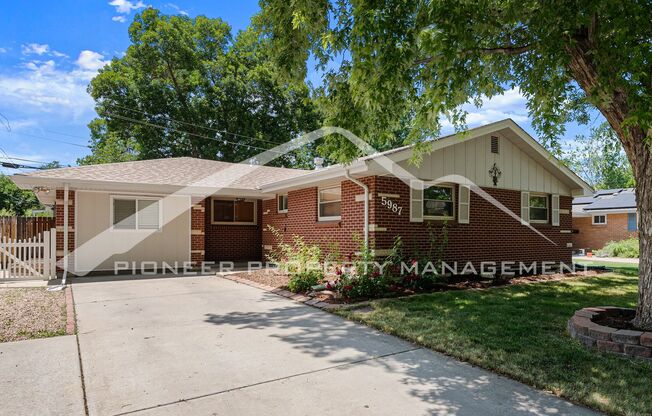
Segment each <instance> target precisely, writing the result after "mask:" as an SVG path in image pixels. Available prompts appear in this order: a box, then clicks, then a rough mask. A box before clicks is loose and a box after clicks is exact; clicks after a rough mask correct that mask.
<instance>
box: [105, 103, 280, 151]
mask: <svg viewBox="0 0 652 416" xmlns="http://www.w3.org/2000/svg"><path fill="white" fill-rule="evenodd" d="M104 113H105V114H107V115H109V116H111V117H115V118H119V119H122V120H125V121H130V122H133V123H137V124H142V125H145V126H150V127H156V128H159V129H163V130H171V131H174V132H177V133H182V134H188V135H191V136H196V137H199V138H202V139H208V140H214V141H216V142H220V143H229V144H232V145H234V146H244V147H247V148H248V149H256V150H262V151H269V152H274V153H278V154H282V153H283V152H279V151H276V150H272V149H266V148H263V147H258V146H254V145H251V144H245V143H237V142H232V141H229V140H226V139H219V138H217V137H209V136H204V135H202V134H197V133H191V132H189V131H184V130H179V129H175V128H173V127H167V126H161V125H160V124H155V123H149V122H147V121H142V120H136V119H134V118H131V117H126V116H123V115H120V114H114V113H111V112H109V111H105V112H104Z"/></svg>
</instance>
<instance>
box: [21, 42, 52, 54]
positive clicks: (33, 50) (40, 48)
mask: <svg viewBox="0 0 652 416" xmlns="http://www.w3.org/2000/svg"><path fill="white" fill-rule="evenodd" d="M21 50H22V52H23V55H43V54H44V53H46V52H47V51H48V50H50V46H49V45H47V44H40V43H28V44H26V45H22V46H21Z"/></svg>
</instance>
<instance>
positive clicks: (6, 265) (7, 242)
mask: <svg viewBox="0 0 652 416" xmlns="http://www.w3.org/2000/svg"><path fill="white" fill-rule="evenodd" d="M56 233H57V231H56V228H52V229H50V230H48V231H43V232H42V233H40V234H38V235H37V236H34V237H30V238H27V239H11V238H8V237H6V236H3V237H2V238H1V239H0V279H55V278H56V277H57V276H56V275H57V266H56V247H57V234H56Z"/></svg>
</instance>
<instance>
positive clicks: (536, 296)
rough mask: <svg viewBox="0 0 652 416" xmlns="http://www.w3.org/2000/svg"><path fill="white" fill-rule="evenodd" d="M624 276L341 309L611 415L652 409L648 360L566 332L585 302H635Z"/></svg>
mask: <svg viewBox="0 0 652 416" xmlns="http://www.w3.org/2000/svg"><path fill="white" fill-rule="evenodd" d="M636 296H637V278H636V276H631V275H630V276H628V275H624V274H605V275H601V276H599V277H593V278H585V279H573V280H567V281H564V282H547V283H535V284H528V285H520V286H509V287H502V288H495V289H489V290H467V291H450V292H441V293H433V294H427V295H419V296H413V297H409V298H403V299H394V300H379V301H374V302H372V303H371V305H372V308H373V310H372V311H368V308H367V311H366V312H362V311H364V309H363V310H361V312H355V311H339V312H338V313H339V314H341V315H343V316H346V317H348V318H351V319H355V320H359V321H361V322H364V323H367V324H369V325H371V326H374V327H376V328H378V329H380V330H383V331H385V332H388V333H391V334H394V335H397V336H400V337H402V338H405V339H407V340H410V341H413V342H416V343H418V344H421V345H424V346H426V347H429V348H432V349H434V350H437V351H441V352H444V353H446V354H448V355H451V356H454V357H456V358H459V359H461V360H464V361H468V362H470V363H473V364H476V365H478V366H481V367H484V368H486V369H489V370H492V371H494V372H497V373H501V374H504V375H507V376H509V377H512V378H514V379H517V380H520V381H522V382H524V383H527V384H530V385H532V386H534V387H536V388H539V389H543V390H547V391H550V392H552V393H554V394H557V395H559V396H562V397H565V398H568V399H570V400H572V401H575V402H577V403H583V404H585V405H588V406H590V407H593V408H595V409H598V410H602V411H605V412H608V413H613V414H632V415H634V414H636V415H640V414H652V382H651V380H652V363H651V362H644V361H638V360H629V359H626V358H621V357H617V356H613V355H607V354H600V353H598V352H595V351H589V350H586V349H584V348H583V347H582V346H580V344H579V343H577V342H576V341H574V340H572V339H571V338H570V337H569V336H568V334H567V333H566V322H567V321H568V319H569V318H570V317H571V316H572V315H573V312H575V310H577V309H580V308H582V307H586V306H601V305H615V306H624V307H634V306H635V302H636Z"/></svg>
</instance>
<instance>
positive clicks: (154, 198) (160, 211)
mask: <svg viewBox="0 0 652 416" xmlns="http://www.w3.org/2000/svg"><path fill="white" fill-rule="evenodd" d="M116 199H127V200H132V201H136V212H135V213H134V215H135V216H136V228H134V229H126V228H115V224H114V222H115V221H114V218H113V210H114V208H113V201H114V200H116ZM139 199H140V200H147V201H158V228H143V229H141V228H140V227H139V224H138V200H139ZM162 200H163V198H161V197H157V196H138V195H111V196H110V198H109V204H110V207H109V224H111V231H115V232H128V233H133V232H136V231H147V232H162V231H163V209H162V208H161V201H162Z"/></svg>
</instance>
